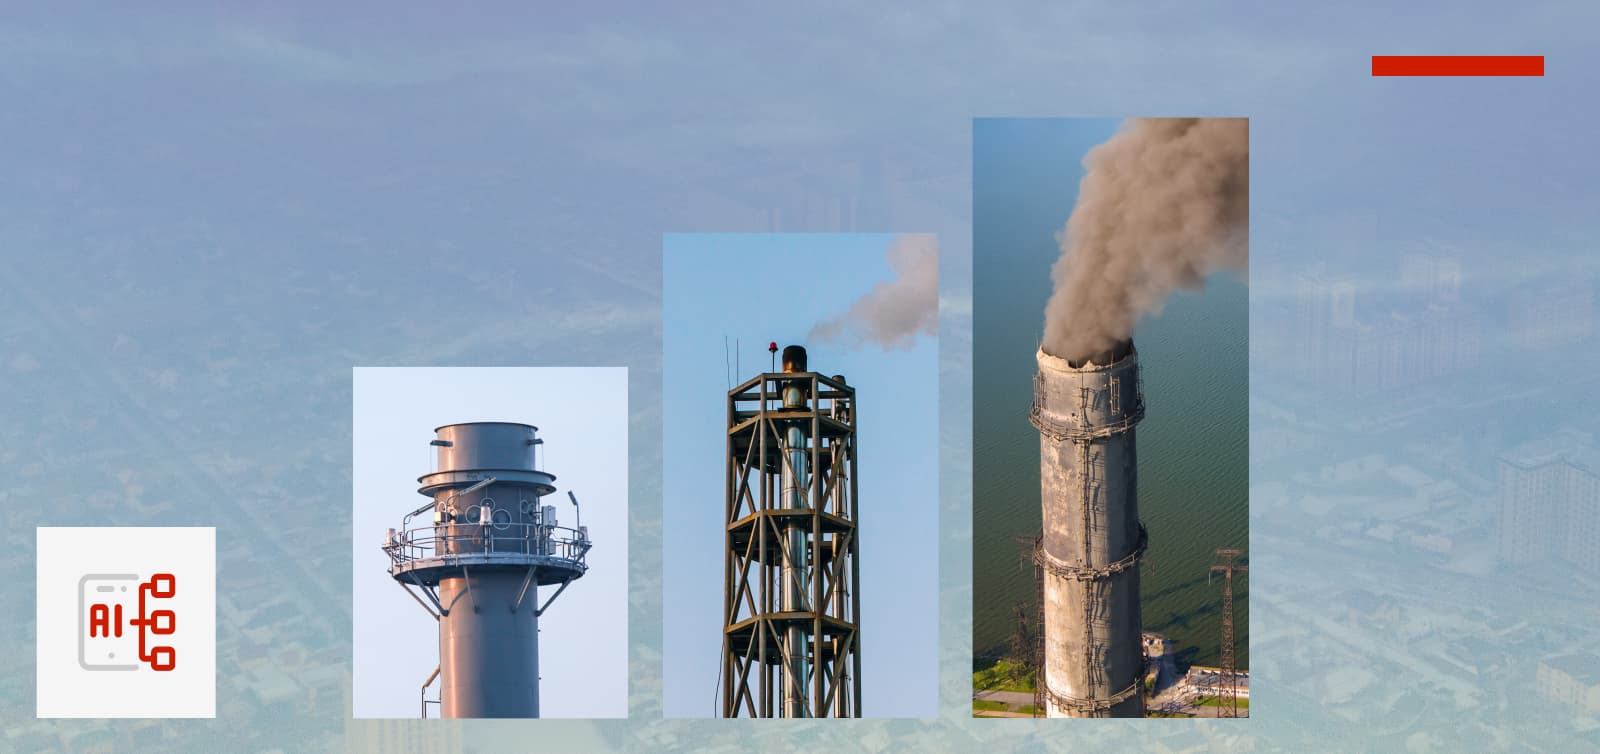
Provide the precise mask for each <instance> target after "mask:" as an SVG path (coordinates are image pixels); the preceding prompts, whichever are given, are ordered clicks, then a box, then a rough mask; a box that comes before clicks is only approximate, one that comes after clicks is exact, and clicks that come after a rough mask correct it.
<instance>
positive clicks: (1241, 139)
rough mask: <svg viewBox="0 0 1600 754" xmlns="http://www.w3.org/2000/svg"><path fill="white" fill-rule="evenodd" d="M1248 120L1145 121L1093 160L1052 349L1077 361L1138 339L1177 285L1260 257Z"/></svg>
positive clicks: (1064, 254)
mask: <svg viewBox="0 0 1600 754" xmlns="http://www.w3.org/2000/svg"><path fill="white" fill-rule="evenodd" d="M1249 123H1250V122H1249V121H1248V120H1246V119H1244V118H1137V119H1131V120H1129V121H1127V122H1125V123H1124V124H1123V127H1122V129H1121V130H1120V131H1119V132H1118V133H1117V135H1116V136H1114V137H1112V138H1111V139H1110V140H1109V141H1107V142H1106V143H1104V144H1101V145H1099V146H1097V147H1095V148H1094V149H1091V150H1089V153H1088V154H1087V155H1086V156H1085V157H1084V158H1083V165H1084V168H1085V169H1086V172H1085V174H1084V176H1083V181H1082V182H1081V183H1080V184H1079V186H1078V204H1077V206H1076V207H1074V208H1073V210H1072V216H1071V218H1069V219H1068V220H1067V226H1066V228H1065V230H1063V231H1062V232H1060V233H1057V234H1056V240H1057V241H1058V242H1059V243H1060V245H1061V259H1059V260H1058V261H1057V262H1056V264H1055V267H1054V268H1053V269H1052V270H1051V277H1053V278H1054V279H1055V293H1053V294H1051V296H1050V303H1049V304H1047V305H1046V306H1045V312H1044V344H1043V345H1044V350H1045V351H1046V352H1048V353H1050V354H1053V355H1055V356H1058V357H1061V358H1065V359H1067V360H1069V361H1074V362H1076V361H1082V360H1084V359H1088V358H1091V357H1093V356H1094V355H1096V354H1099V353H1101V352H1103V351H1105V350H1107V349H1110V348H1111V347H1112V346H1113V345H1115V344H1117V343H1119V342H1121V341H1124V340H1127V339H1128V338H1130V337H1132V336H1133V326H1134V325H1135V324H1136V323H1138V321H1139V320H1140V319H1141V318H1143V317H1144V316H1145V315H1147V314H1159V313H1160V312H1161V306H1162V304H1163V302H1165V301H1166V299H1167V296H1168V295H1169V294H1171V293H1172V291H1174V290H1176V289H1178V288H1200V287H1202V286H1204V285H1205V280H1206V276H1207V275H1209V274H1211V273H1212V272H1215V271H1218V270H1226V269H1241V270H1242V269H1244V268H1245V267H1246V265H1248V264H1249V261H1250V236H1249V220H1250V125H1249Z"/></svg>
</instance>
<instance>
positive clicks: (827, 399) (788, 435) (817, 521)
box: [720, 346, 861, 717]
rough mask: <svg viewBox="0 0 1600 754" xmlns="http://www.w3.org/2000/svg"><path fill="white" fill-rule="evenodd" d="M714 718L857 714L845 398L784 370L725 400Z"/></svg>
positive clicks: (851, 458) (797, 361)
mask: <svg viewBox="0 0 1600 754" xmlns="http://www.w3.org/2000/svg"><path fill="white" fill-rule="evenodd" d="M727 426H728V435H727V450H728V454H727V496H726V519H725V520H726V553H725V556H724V562H725V567H726V574H725V576H726V580H725V589H724V593H723V594H724V598H723V633H722V686H721V689H720V693H721V700H722V704H721V709H722V716H723V717H860V716H861V706H860V705H861V651H860V645H861V630H860V614H861V596H860V590H859V586H860V574H859V573H858V572H857V570H856V549H857V538H856V531H857V530H856V522H857V520H858V519H857V512H858V511H857V506H856V413H855V389H854V388H852V387H850V386H848V385H846V384H845V381H844V378H843V377H839V376H835V377H831V378H830V377H826V376H823V375H821V374H817V373H815V372H809V371H806V367H805V352H804V350H803V349H799V348H798V347H795V346H791V347H790V348H788V349H785V351H784V371H782V372H769V373H764V374H761V375H759V376H757V377H754V378H752V379H750V380H749V381H747V382H745V383H744V384H742V385H739V386H738V387H736V388H734V389H732V390H730V391H729V392H728V425H727Z"/></svg>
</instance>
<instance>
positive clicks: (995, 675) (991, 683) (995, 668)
mask: <svg viewBox="0 0 1600 754" xmlns="http://www.w3.org/2000/svg"><path fill="white" fill-rule="evenodd" d="M972 688H973V690H975V691H1020V692H1022V693H1024V694H1032V693H1033V671H1031V670H1029V669H1028V666H1026V665H1024V664H1022V663H1020V662H1017V661H1015V660H1001V661H999V662H996V663H995V664H993V665H990V666H989V667H988V668H985V669H983V670H980V671H978V672H976V673H973V674H972Z"/></svg>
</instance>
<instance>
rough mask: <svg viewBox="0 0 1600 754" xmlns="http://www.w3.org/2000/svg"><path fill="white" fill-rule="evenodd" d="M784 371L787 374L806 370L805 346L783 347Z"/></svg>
mask: <svg viewBox="0 0 1600 754" xmlns="http://www.w3.org/2000/svg"><path fill="white" fill-rule="evenodd" d="M783 371H784V372H785V373H787V374H794V373H795V372H804V371H806V349H805V346H784V347H783Z"/></svg>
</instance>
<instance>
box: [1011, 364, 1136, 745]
mask: <svg viewBox="0 0 1600 754" xmlns="http://www.w3.org/2000/svg"><path fill="white" fill-rule="evenodd" d="M1037 358H1038V363H1039V372H1038V374H1037V375H1036V376H1035V378H1034V386H1033V409H1032V411H1031V412H1030V420H1031V421H1032V423H1033V425H1034V426H1035V427H1037V428H1038V430H1039V488H1040V489H1039V491H1040V503H1041V506H1042V508H1043V513H1044V531H1043V534H1042V536H1041V537H1040V539H1039V542H1038V544H1037V545H1036V546H1035V548H1034V562H1035V563H1037V564H1038V566H1039V568H1040V570H1041V571H1042V574H1043V576H1042V577H1043V579H1044V588H1043V606H1042V607H1043V610H1042V612H1043V614H1044V626H1043V627H1042V630H1043V632H1044V666H1043V667H1042V668H1040V671H1039V674H1038V677H1037V681H1036V682H1037V683H1039V684H1040V687H1041V690H1042V692H1043V696H1044V701H1045V711H1046V714H1047V716H1048V717H1142V716H1143V715H1144V700H1143V697H1142V695H1141V694H1140V693H1139V681H1140V677H1141V676H1142V675H1143V666H1144V659H1143V653H1142V651H1141V643H1140V642H1141V638H1140V637H1141V628H1142V622H1141V618H1140V611H1139V569H1138V563H1139V559H1140V557H1142V556H1143V555H1144V551H1145V547H1146V544H1147V541H1148V540H1147V536H1146V533H1145V529H1144V526H1143V525H1141V524H1140V523H1139V506H1138V499H1137V489H1138V476H1137V459H1136V455H1135V452H1134V425H1135V424H1137V423H1138V422H1139V420H1140V419H1142V418H1144V395H1143V391H1142V389H1141V386H1140V382H1139V363H1138V353H1137V351H1135V350H1134V348H1133V343H1132V342H1131V341H1124V342H1123V343H1121V344H1119V345H1118V346H1116V347H1114V348H1112V349H1111V350H1109V351H1106V352H1104V353H1100V354H1096V355H1095V356H1094V357H1092V358H1089V359H1086V360H1084V361H1082V362H1069V361H1068V360H1066V359H1061V358H1057V357H1055V356H1052V355H1050V354H1048V353H1045V352H1044V349H1043V348H1041V349H1039V352H1038V354H1037Z"/></svg>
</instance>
